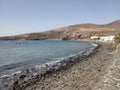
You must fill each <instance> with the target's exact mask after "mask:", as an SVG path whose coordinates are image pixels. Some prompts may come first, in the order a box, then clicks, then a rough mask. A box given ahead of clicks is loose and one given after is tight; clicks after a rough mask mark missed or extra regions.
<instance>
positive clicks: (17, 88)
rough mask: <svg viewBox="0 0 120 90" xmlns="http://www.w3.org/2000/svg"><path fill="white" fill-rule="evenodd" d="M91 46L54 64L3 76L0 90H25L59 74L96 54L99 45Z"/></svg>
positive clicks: (0, 81) (0, 78)
mask: <svg viewBox="0 0 120 90" xmlns="http://www.w3.org/2000/svg"><path fill="white" fill-rule="evenodd" d="M91 44H92V45H91V47H89V48H86V49H84V50H83V51H80V52H79V53H77V54H73V55H70V56H67V57H62V58H58V60H55V61H53V62H50V63H46V64H42V65H41V64H40V65H36V66H35V67H31V68H29V69H26V70H22V71H17V72H14V73H12V74H8V75H3V76H1V77H0V88H1V89H2V90H24V89H25V88H26V87H27V86H30V85H31V84H33V83H34V84H35V83H36V82H37V81H38V80H40V79H41V78H42V77H44V76H46V75H49V74H50V73H54V72H57V71H58V70H64V69H65V68H69V67H70V66H71V65H73V64H74V63H77V62H79V61H80V60H82V59H84V58H86V57H88V56H89V55H90V54H91V53H93V52H94V50H95V48H97V47H98V45H97V44H94V43H91Z"/></svg>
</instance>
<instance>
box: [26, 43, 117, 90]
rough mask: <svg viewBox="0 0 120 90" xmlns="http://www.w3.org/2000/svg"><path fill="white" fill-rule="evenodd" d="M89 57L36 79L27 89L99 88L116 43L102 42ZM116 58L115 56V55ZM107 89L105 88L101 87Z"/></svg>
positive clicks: (87, 89)
mask: <svg viewBox="0 0 120 90" xmlns="http://www.w3.org/2000/svg"><path fill="white" fill-rule="evenodd" d="M96 43H98V44H99V48H98V49H96V51H95V52H94V53H93V54H91V55H90V56H89V57H87V58H84V59H82V60H80V62H77V63H74V64H71V65H69V67H67V68H63V69H61V70H59V71H56V72H54V73H49V74H47V75H45V76H43V77H42V78H40V79H37V82H36V80H35V82H36V83H35V82H34V80H33V81H32V82H31V83H29V84H28V85H27V87H26V88H25V90H94V89H95V88H97V89H95V90H99V89H98V88H99V87H98V86H99V85H98V83H99V82H100V81H101V79H102V78H103V77H104V76H105V75H106V74H107V73H108V68H109V67H110V66H111V65H112V63H113V62H112V61H113V56H114V54H115V50H116V44H115V43H102V42H96ZM114 58H115V57H114ZM100 90H105V89H100Z"/></svg>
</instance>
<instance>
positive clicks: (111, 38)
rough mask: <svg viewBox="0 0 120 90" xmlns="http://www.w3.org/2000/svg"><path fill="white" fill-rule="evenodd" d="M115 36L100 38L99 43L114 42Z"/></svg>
mask: <svg viewBox="0 0 120 90" xmlns="http://www.w3.org/2000/svg"><path fill="white" fill-rule="evenodd" d="M114 38H115V36H100V41H104V42H106V41H114Z"/></svg>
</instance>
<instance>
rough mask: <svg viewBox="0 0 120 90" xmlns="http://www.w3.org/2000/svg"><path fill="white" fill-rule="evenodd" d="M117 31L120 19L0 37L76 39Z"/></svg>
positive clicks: (14, 38) (119, 27) (119, 30)
mask: <svg viewBox="0 0 120 90" xmlns="http://www.w3.org/2000/svg"><path fill="white" fill-rule="evenodd" d="M118 32H120V20H117V21H114V22H112V23H110V24H105V25H96V24H77V25H71V26H67V27H62V28H58V29H54V30H50V31H45V32H38V33H29V34H22V35H16V36H8V37H1V38H0V39H7V40H11V39H12V40H19V39H26V40H41V39H63V40H69V39H74V40H76V39H89V38H90V37H91V36H94V35H102V36H105V35H115V34H116V33H118Z"/></svg>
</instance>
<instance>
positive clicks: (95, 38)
mask: <svg viewBox="0 0 120 90" xmlns="http://www.w3.org/2000/svg"><path fill="white" fill-rule="evenodd" d="M90 39H91V40H99V39H100V37H99V36H92V37H90Z"/></svg>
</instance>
